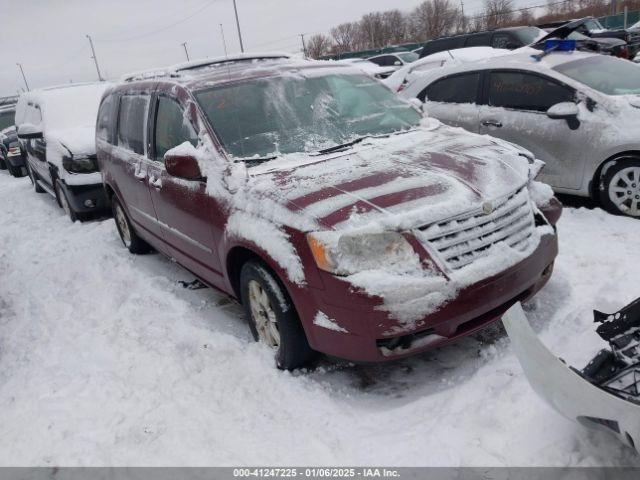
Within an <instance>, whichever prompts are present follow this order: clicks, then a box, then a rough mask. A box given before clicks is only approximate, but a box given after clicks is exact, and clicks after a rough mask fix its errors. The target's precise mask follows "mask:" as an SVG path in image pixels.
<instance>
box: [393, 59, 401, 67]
mask: <svg viewBox="0 0 640 480" xmlns="http://www.w3.org/2000/svg"><path fill="white" fill-rule="evenodd" d="M393 64H394V65H395V66H396V67H399V66H401V65H402V62H401V61H400V60H396V61H395V62H393Z"/></svg>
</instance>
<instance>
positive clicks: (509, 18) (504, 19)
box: [483, 0, 514, 28]
mask: <svg viewBox="0 0 640 480" xmlns="http://www.w3.org/2000/svg"><path fill="white" fill-rule="evenodd" d="M483 16H484V21H485V24H486V28H500V27H504V26H506V25H510V24H512V23H513V19H514V13H513V0H485V2H484V15H483Z"/></svg>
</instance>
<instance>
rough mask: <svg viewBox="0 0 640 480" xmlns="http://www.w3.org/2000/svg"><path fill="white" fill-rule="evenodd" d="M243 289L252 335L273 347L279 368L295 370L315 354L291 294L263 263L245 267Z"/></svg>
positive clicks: (243, 269) (241, 281)
mask: <svg viewBox="0 0 640 480" xmlns="http://www.w3.org/2000/svg"><path fill="white" fill-rule="evenodd" d="M240 292H241V297H242V305H243V307H244V311H245V317H246V318H247V321H248V322H249V328H250V329H251V333H252V334H253V338H254V339H255V340H256V341H259V342H262V343H264V344H266V345H267V346H269V347H271V348H272V349H273V350H274V353H275V360H276V365H277V366H278V368H280V369H282V370H295V369H297V368H300V367H303V366H305V365H307V364H308V363H309V362H310V361H311V360H312V359H313V358H314V357H315V356H316V352H315V351H314V350H313V349H312V348H311V347H310V346H309V342H308V341H307V336H306V335H305V333H304V329H303V328H302V324H301V323H300V318H299V317H298V313H297V312H296V310H295V307H294V306H293V303H292V302H291V299H290V298H289V295H288V294H287V292H286V290H285V289H284V287H283V286H282V284H281V283H280V281H279V280H278V279H277V277H276V276H275V275H273V274H272V273H271V272H270V271H269V270H268V269H267V267H266V266H265V265H264V264H263V263H261V262H258V261H255V260H251V261H249V262H247V263H245V264H244V265H243V266H242V271H241V272H240Z"/></svg>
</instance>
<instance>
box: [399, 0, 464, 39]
mask: <svg viewBox="0 0 640 480" xmlns="http://www.w3.org/2000/svg"><path fill="white" fill-rule="evenodd" d="M460 16H461V12H460V10H458V8H457V7H454V6H453V4H452V3H451V1H450V0H427V1H425V2H422V3H421V4H420V5H418V6H417V7H416V8H415V10H414V11H413V13H412V15H411V18H412V19H413V26H412V28H411V32H412V34H413V36H414V38H415V39H417V40H419V41H424V40H429V39H431V38H437V37H441V36H443V35H447V34H450V33H452V32H454V31H456V30H458V25H459V18H460Z"/></svg>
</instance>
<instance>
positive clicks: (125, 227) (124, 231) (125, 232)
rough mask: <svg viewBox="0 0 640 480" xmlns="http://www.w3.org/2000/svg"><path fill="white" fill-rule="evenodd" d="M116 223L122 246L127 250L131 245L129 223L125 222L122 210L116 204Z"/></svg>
mask: <svg viewBox="0 0 640 480" xmlns="http://www.w3.org/2000/svg"><path fill="white" fill-rule="evenodd" d="M115 210H116V215H115V217H116V223H117V224H118V230H119V231H120V235H121V236H122V242H123V243H124V246H125V247H127V248H129V246H130V245H131V231H130V230H129V222H128V221H127V217H126V215H125V213H124V211H123V210H122V207H121V206H120V205H119V204H118V205H116V209H115Z"/></svg>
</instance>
